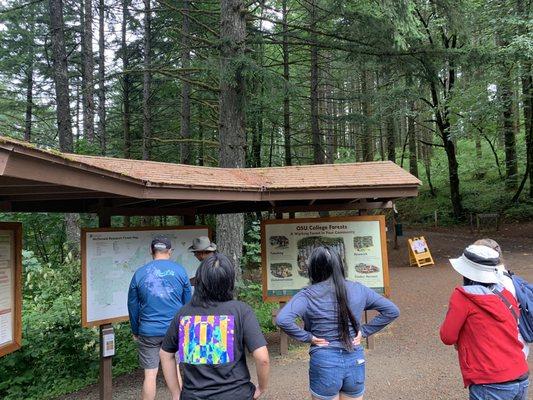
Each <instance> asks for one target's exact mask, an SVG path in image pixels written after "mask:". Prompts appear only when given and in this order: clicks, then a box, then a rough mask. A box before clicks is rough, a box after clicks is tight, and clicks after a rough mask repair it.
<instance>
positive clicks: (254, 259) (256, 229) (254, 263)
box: [241, 220, 261, 269]
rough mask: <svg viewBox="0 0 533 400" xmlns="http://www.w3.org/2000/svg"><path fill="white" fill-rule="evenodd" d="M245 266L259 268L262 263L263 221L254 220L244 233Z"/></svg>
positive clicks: (243, 263) (243, 262)
mask: <svg viewBox="0 0 533 400" xmlns="http://www.w3.org/2000/svg"><path fill="white" fill-rule="evenodd" d="M243 245H244V252H243V257H242V259H241V263H242V266H243V268H246V269H257V268H259V267H260V264H261V223H260V221H257V220H254V221H251V222H250V227H249V228H248V229H247V231H246V232H245V235H244V244H243Z"/></svg>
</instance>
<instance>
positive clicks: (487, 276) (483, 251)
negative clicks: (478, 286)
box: [450, 244, 503, 283]
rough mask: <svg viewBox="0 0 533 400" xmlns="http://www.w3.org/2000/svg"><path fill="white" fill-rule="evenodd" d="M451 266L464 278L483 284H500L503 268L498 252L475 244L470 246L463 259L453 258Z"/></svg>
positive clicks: (462, 256)
mask: <svg viewBox="0 0 533 400" xmlns="http://www.w3.org/2000/svg"><path fill="white" fill-rule="evenodd" d="M450 264H452V267H453V268H454V269H455V270H456V271H457V272H459V273H460V274H461V275H463V276H464V277H466V278H468V279H470V280H472V281H475V282H481V283H498V282H499V281H500V278H499V276H498V270H499V269H501V268H503V265H502V263H501V261H500V255H499V254H498V252H497V251H496V250H493V249H491V248H490V247H487V246H480V245H475V244H473V245H470V246H468V247H467V248H466V249H465V250H464V252H463V254H462V255H461V257H459V258H451V259H450Z"/></svg>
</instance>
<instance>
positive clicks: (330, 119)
mask: <svg viewBox="0 0 533 400" xmlns="http://www.w3.org/2000/svg"><path fill="white" fill-rule="evenodd" d="M325 80H326V81H327V78H326V79H325ZM324 94H325V98H324V101H325V107H324V109H325V111H326V113H325V117H326V162H327V163H328V164H333V163H334V162H335V153H336V151H337V148H336V146H335V126H334V121H335V109H334V103H333V86H332V85H331V84H329V83H328V84H326V85H325V86H324Z"/></svg>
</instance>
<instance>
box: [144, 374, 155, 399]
mask: <svg viewBox="0 0 533 400" xmlns="http://www.w3.org/2000/svg"><path fill="white" fill-rule="evenodd" d="M158 369H159V368H154V369H145V370H144V382H143V390H142V400H155V393H156V391H155V386H156V379H157V370H158Z"/></svg>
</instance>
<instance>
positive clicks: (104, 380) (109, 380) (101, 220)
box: [98, 212, 113, 400]
mask: <svg viewBox="0 0 533 400" xmlns="http://www.w3.org/2000/svg"><path fill="white" fill-rule="evenodd" d="M98 225H99V227H100V228H109V227H110V226H111V215H110V214H109V213H104V212H102V213H98ZM112 332H113V325H111V324H106V325H101V326H100V381H99V382H98V385H99V388H100V390H99V391H100V400H113V357H112V356H110V357H104V334H107V333H112Z"/></svg>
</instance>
